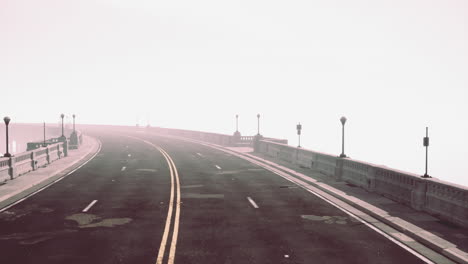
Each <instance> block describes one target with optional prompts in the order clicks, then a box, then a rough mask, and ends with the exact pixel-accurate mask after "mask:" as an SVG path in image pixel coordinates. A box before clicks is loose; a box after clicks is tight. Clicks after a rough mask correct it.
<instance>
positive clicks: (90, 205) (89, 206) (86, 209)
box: [83, 200, 97, 213]
mask: <svg viewBox="0 0 468 264" xmlns="http://www.w3.org/2000/svg"><path fill="white" fill-rule="evenodd" d="M95 203H97V200H94V201H92V202H91V203H90V204H89V205H88V206H86V208H85V209H83V213H86V212H88V211H89V209H91V207H93V205H94V204H95Z"/></svg>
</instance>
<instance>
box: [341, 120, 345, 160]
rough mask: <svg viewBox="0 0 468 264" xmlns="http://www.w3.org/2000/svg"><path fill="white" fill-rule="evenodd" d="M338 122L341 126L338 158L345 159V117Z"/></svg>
mask: <svg viewBox="0 0 468 264" xmlns="http://www.w3.org/2000/svg"><path fill="white" fill-rule="evenodd" d="M340 122H341V125H342V129H341V154H340V158H346V155H345V154H344V125H345V123H346V117H344V116H342V117H341V118H340Z"/></svg>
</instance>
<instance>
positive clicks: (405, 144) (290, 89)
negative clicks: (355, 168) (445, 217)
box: [0, 0, 468, 185]
mask: <svg viewBox="0 0 468 264" xmlns="http://www.w3.org/2000/svg"><path fill="white" fill-rule="evenodd" d="M467 19H468V2H467V1H464V0H460V1H447V0H444V1H442V0H441V1H428V0H391V1H376V0H356V1H348V0H340V1H331V0H322V1H313V0H307V1H272V0H269V1H252V0H249V1H219V0H216V1H215V0H213V1H189V0H187V1H154V0H80V1H72V0H55V1H52V0H41V1H37V0H11V1H9V0H0V89H1V90H0V91H1V93H0V94H1V101H0V103H1V106H0V115H2V116H3V115H9V116H11V117H12V119H13V121H12V122H42V121H46V122H57V121H58V116H59V114H60V113H61V112H64V113H65V114H67V115H71V114H72V113H76V114H77V116H78V118H77V121H78V122H82V123H99V124H128V125H134V124H135V123H136V122H139V123H141V124H146V122H147V120H148V119H149V120H150V123H151V124H152V125H154V126H163V127H174V128H187V129H194V130H204V131H215V132H222V133H229V134H230V133H232V132H234V130H235V118H234V116H235V114H239V115H240V118H239V121H240V130H241V132H242V134H244V135H251V134H254V133H255V132H256V117H255V115H256V114H257V113H260V114H261V115H262V117H261V132H262V134H264V135H266V136H272V137H282V138H288V139H289V140H290V144H292V145H295V144H297V137H296V135H295V133H296V131H295V125H296V124H297V123H298V122H301V123H302V124H303V138H302V142H303V144H302V145H303V146H304V147H307V148H311V149H315V150H319V151H323V152H328V153H331V154H339V153H340V150H341V147H340V144H341V141H340V136H341V134H340V133H341V129H340V126H341V125H340V123H339V118H340V117H341V116H342V115H345V116H347V117H348V123H347V124H346V153H347V154H348V155H350V156H351V157H352V158H356V159H361V160H365V161H369V162H373V163H377V164H384V165H387V166H391V167H395V168H398V169H402V170H406V171H411V172H415V173H418V174H423V173H424V149H423V147H422V137H423V136H424V133H425V127H426V126H429V128H430V130H429V132H430V137H431V146H430V152H429V153H430V164H429V174H431V175H434V176H436V177H438V178H441V179H444V180H448V181H451V182H457V183H460V184H464V185H468V139H467V136H468V122H467V120H466V117H465V116H466V115H467V113H468V104H467V103H466V101H467V99H468V91H467V90H468V48H467V47H468V21H467Z"/></svg>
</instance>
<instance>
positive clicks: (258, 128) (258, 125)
mask: <svg viewBox="0 0 468 264" xmlns="http://www.w3.org/2000/svg"><path fill="white" fill-rule="evenodd" d="M257 135H260V114H257Z"/></svg>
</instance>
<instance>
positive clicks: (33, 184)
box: [0, 136, 101, 209]
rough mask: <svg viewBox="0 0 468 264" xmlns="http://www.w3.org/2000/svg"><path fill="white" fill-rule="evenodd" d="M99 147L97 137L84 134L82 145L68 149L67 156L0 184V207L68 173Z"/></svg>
mask: <svg viewBox="0 0 468 264" xmlns="http://www.w3.org/2000/svg"><path fill="white" fill-rule="evenodd" d="M100 148H101V144H100V142H99V141H98V140H97V139H95V138H92V137H88V136H84V138H83V145H81V146H80V148H78V149H72V150H69V151H68V156H67V157H64V158H61V159H59V160H56V161H54V162H52V163H51V164H49V165H47V167H43V168H39V169H38V170H35V171H31V172H29V173H26V174H24V175H21V176H19V177H17V178H15V179H13V180H10V181H7V182H6V183H5V184H3V185H0V209H1V208H4V207H6V206H8V205H10V204H13V203H15V202H16V201H19V200H21V199H23V198H24V197H27V196H28V195H30V194H32V193H34V192H36V191H38V190H39V189H41V188H43V187H45V186H48V185H50V184H52V183H54V181H56V180H58V179H60V178H61V177H63V176H66V175H68V174H69V173H70V172H72V171H73V170H75V169H76V168H78V167H80V166H81V165H82V164H84V163H86V162H87V161H88V160H90V159H91V158H92V157H94V155H95V154H97V153H98V152H99V150H100Z"/></svg>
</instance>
